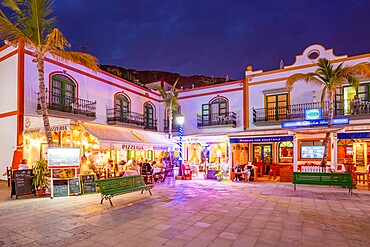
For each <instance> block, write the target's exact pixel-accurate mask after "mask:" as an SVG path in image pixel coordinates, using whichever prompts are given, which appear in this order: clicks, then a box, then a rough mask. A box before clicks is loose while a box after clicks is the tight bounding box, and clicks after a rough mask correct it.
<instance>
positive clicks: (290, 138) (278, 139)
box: [230, 136, 293, 143]
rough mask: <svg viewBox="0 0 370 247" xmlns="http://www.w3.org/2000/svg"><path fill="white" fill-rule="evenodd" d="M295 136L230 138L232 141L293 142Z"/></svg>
mask: <svg viewBox="0 0 370 247" xmlns="http://www.w3.org/2000/svg"><path fill="white" fill-rule="evenodd" d="M291 141H293V136H263V137H251V138H230V143H252V142H291Z"/></svg>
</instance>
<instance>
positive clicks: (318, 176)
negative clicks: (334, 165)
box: [293, 172, 354, 194]
mask: <svg viewBox="0 0 370 247" xmlns="http://www.w3.org/2000/svg"><path fill="white" fill-rule="evenodd" d="M293 184H294V190H295V189H296V184H310V185H329V186H346V187H349V188H350V190H349V191H350V193H351V194H352V188H353V187H354V184H353V182H352V175H351V174H350V173H313V172H293Z"/></svg>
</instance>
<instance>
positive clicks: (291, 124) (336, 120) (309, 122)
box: [281, 117, 349, 128]
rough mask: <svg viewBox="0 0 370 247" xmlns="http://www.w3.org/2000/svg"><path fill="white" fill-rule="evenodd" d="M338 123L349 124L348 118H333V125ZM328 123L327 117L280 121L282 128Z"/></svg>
mask: <svg viewBox="0 0 370 247" xmlns="http://www.w3.org/2000/svg"><path fill="white" fill-rule="evenodd" d="M338 124H349V118H348V117H343V118H333V125H338ZM325 125H328V119H319V120H304V121H288V122H282V123H281V127H282V128H302V127H313V126H325Z"/></svg>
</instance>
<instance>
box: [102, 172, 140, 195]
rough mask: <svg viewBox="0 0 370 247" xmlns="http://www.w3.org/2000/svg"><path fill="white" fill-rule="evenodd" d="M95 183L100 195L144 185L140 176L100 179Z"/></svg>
mask: <svg viewBox="0 0 370 247" xmlns="http://www.w3.org/2000/svg"><path fill="white" fill-rule="evenodd" d="M95 182H96V184H97V185H98V187H99V188H100V192H101V193H102V194H105V193H106V192H110V191H116V190H125V189H130V188H135V187H139V186H141V185H145V183H144V180H143V178H142V177H141V175H135V176H127V177H118V178H108V179H100V180H96V181H95Z"/></svg>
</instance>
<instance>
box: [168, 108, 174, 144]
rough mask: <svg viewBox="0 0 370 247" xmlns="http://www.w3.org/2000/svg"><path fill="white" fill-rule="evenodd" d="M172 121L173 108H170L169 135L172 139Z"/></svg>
mask: <svg viewBox="0 0 370 247" xmlns="http://www.w3.org/2000/svg"><path fill="white" fill-rule="evenodd" d="M172 122H173V116H172V109H171V108H170V109H168V136H169V138H170V139H171V138H172Z"/></svg>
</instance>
